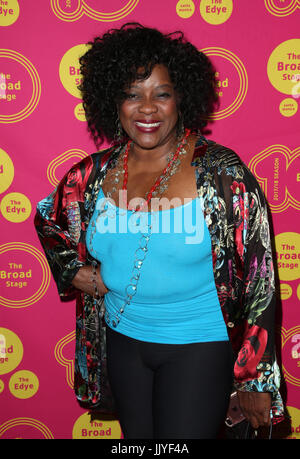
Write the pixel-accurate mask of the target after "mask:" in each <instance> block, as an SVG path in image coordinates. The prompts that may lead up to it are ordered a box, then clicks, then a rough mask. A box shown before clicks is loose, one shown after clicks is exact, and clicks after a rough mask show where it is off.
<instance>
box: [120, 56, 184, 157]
mask: <svg viewBox="0 0 300 459" xmlns="http://www.w3.org/2000/svg"><path fill="white" fill-rule="evenodd" d="M125 92H126V98H125V100H124V101H123V102H122V104H121V105H120V108H119V116H120V121H121V124H122V127H123V129H124V130H125V131H126V133H127V134H128V136H129V137H130V138H131V139H132V140H133V141H134V143H135V145H137V146H139V147H140V148H142V149H145V150H149V149H154V148H157V147H160V146H162V145H165V144H168V143H169V142H172V143H173V142H174V140H175V138H176V123H177V119H178V110H177V102H178V100H177V95H176V93H175V90H174V86H173V84H172V82H171V80H170V76H169V72H168V70H167V68H166V67H165V66H164V65H156V66H154V68H153V70H152V73H151V75H150V77H149V78H147V79H146V80H137V81H135V82H134V83H133V84H132V85H131V86H130V88H129V89H127V90H126V91H125Z"/></svg>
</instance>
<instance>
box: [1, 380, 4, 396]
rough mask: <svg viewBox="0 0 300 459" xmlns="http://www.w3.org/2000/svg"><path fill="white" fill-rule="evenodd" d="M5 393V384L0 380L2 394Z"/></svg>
mask: <svg viewBox="0 0 300 459" xmlns="http://www.w3.org/2000/svg"><path fill="white" fill-rule="evenodd" d="M3 391H4V382H3V381H2V380H1V379H0V394H1V393H2V392H3Z"/></svg>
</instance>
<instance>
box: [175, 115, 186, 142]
mask: <svg viewBox="0 0 300 459" xmlns="http://www.w3.org/2000/svg"><path fill="white" fill-rule="evenodd" d="M176 132H177V137H178V138H181V137H182V136H183V134H184V123H183V117H182V114H181V112H178V120H177V128H176Z"/></svg>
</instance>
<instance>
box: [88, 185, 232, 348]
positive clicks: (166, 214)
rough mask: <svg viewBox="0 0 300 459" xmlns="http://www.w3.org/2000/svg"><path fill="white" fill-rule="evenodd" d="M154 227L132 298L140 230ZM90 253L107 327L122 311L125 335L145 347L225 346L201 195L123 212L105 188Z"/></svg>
mask: <svg viewBox="0 0 300 459" xmlns="http://www.w3.org/2000/svg"><path fill="white" fill-rule="evenodd" d="M149 224H151V225H152V230H151V235H150V239H149V241H148V246H147V248H148V251H147V252H146V254H144V261H143V264H142V267H141V269H140V277H139V280H138V283H137V289H136V292H135V295H134V296H133V297H132V299H131V302H130V304H127V305H126V307H125V308H124V312H123V313H122V314H121V315H120V314H118V311H119V310H120V309H121V308H122V306H123V305H124V301H125V299H126V293H125V292H126V287H127V286H128V285H129V284H130V279H131V277H132V269H133V266H134V262H135V252H136V250H137V248H138V247H139V241H140V237H141V233H145V232H146V228H147V225H149ZM86 244H87V249H88V251H89V252H90V254H91V255H92V256H93V257H94V258H96V259H97V260H98V261H99V262H100V263H101V276H102V279H103V282H104V284H105V285H106V287H107V288H108V290H109V291H108V293H106V295H105V300H104V301H105V308H106V315H105V317H106V323H107V325H108V326H110V327H111V328H114V327H113V326H112V321H113V319H114V317H116V316H117V314H118V315H119V316H120V317H121V320H120V322H119V323H118V325H117V327H116V328H114V329H115V330H116V331H118V332H119V333H122V334H124V335H127V336H129V337H131V338H135V339H138V340H142V341H147V342H155V343H173V344H184V343H195V342H208V341H227V340H228V334H227V328H226V325H225V322H224V319H223V315H222V312H221V307H220V303H219V299H218V295H217V291H216V286H215V281H214V275H213V264H212V253H211V240H210V234H209V231H208V229H207V226H206V224H205V221H204V216H203V212H202V209H201V206H200V199H199V198H198V197H197V198H195V199H193V200H191V201H189V202H187V203H186V204H184V205H181V206H178V207H173V208H171V209H168V210H158V211H154V212H153V211H152V212H139V213H138V214H137V213H134V212H133V211H130V210H126V209H121V208H120V207H117V206H115V205H114V204H113V203H112V202H111V201H110V200H108V199H107V198H106V197H105V196H104V193H103V190H102V189H100V191H99V195H98V199H97V203H96V206H95V211H94V214H93V216H92V219H91V221H90V223H89V226H88V229H87V235H86Z"/></svg>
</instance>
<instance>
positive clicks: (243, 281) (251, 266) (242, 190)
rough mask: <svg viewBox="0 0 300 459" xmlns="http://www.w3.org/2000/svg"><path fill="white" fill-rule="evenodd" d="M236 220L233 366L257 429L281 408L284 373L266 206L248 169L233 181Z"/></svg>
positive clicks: (243, 404) (242, 400)
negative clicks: (235, 345) (237, 338)
mask: <svg viewBox="0 0 300 459" xmlns="http://www.w3.org/2000/svg"><path fill="white" fill-rule="evenodd" d="M231 189H232V193H233V218H234V226H235V236H234V237H235V248H236V253H235V257H236V260H235V261H236V266H237V277H238V279H239V282H240V285H241V298H240V301H241V302H240V308H241V309H240V311H241V322H240V323H241V325H240V327H239V326H237V330H236V333H240V334H241V340H240V346H239V348H240V349H239V352H238V355H237V359H236V362H235V366H234V376H235V388H236V389H238V391H239V392H238V394H239V401H240V404H241V408H242V410H243V411H244V414H245V415H246V417H247V418H248V419H249V420H250V421H251V424H252V426H253V427H254V428H257V427H258V426H259V425H267V424H269V423H270V410H271V406H272V405H274V404H275V406H274V409H273V411H274V412H276V410H275V408H276V403H277V402H278V389H279V385H280V377H279V368H278V365H277V362H276V355H275V308H276V296H275V280H274V263H273V257H272V248H271V240H270V231H269V221H268V212H267V204H266V201H265V198H264V195H263V193H262V191H261V189H260V187H259V184H258V183H257V181H256V179H255V177H254V176H253V175H252V174H251V172H250V171H249V170H248V169H247V168H246V167H244V177H243V179H242V180H241V181H233V183H232V185H231Z"/></svg>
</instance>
